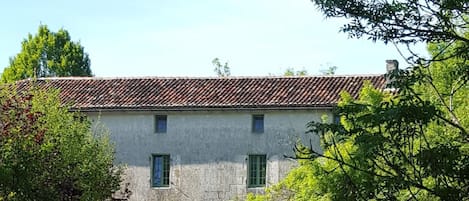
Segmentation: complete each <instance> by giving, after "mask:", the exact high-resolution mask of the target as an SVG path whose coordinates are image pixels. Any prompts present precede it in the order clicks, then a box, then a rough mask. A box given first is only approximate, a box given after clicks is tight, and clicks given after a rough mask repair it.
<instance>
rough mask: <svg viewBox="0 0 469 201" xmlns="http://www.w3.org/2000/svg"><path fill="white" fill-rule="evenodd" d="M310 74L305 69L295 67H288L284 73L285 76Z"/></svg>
mask: <svg viewBox="0 0 469 201" xmlns="http://www.w3.org/2000/svg"><path fill="white" fill-rule="evenodd" d="M306 75H308V71H306V70H305V69H303V70H295V69H294V68H287V70H285V72H284V73H283V76H306Z"/></svg>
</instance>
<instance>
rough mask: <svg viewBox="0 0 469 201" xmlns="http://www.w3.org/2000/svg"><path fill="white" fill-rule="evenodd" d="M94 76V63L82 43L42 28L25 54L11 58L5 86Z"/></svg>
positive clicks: (25, 44) (23, 49) (61, 32)
mask: <svg viewBox="0 0 469 201" xmlns="http://www.w3.org/2000/svg"><path fill="white" fill-rule="evenodd" d="M53 76H57V77H65V76H92V73H91V69H90V59H89V57H88V54H87V53H85V52H84V48H83V47H82V46H81V45H80V43H77V42H73V41H71V37H70V35H69V33H68V31H66V30H64V29H60V30H59V31H58V32H51V31H50V30H49V29H48V28H47V26H45V25H41V26H39V29H38V33H37V34H36V35H34V36H33V35H31V34H29V35H28V38H27V39H25V40H23V42H22V44H21V52H20V53H18V54H17V55H16V56H15V57H13V58H10V66H8V67H6V68H5V70H4V72H3V73H2V78H1V79H2V82H13V81H17V80H22V79H26V78H34V77H53Z"/></svg>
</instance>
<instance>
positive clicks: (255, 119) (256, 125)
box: [252, 114, 264, 133]
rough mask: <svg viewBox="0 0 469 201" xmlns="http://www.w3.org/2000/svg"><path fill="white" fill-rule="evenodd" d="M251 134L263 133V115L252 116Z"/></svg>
mask: <svg viewBox="0 0 469 201" xmlns="http://www.w3.org/2000/svg"><path fill="white" fill-rule="evenodd" d="M252 132H253V133H263V132H264V115H262V114H259V115H252Z"/></svg>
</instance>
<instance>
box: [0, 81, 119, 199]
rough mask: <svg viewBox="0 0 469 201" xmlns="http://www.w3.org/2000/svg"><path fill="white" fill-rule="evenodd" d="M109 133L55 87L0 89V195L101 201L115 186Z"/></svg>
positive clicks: (109, 194) (20, 197)
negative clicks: (72, 106)
mask: <svg viewBox="0 0 469 201" xmlns="http://www.w3.org/2000/svg"><path fill="white" fill-rule="evenodd" d="M113 152H114V150H113V147H112V146H111V144H110V142H109V139H108V136H107V134H106V132H105V131H103V130H102V129H98V127H96V128H95V129H93V128H92V125H91V123H90V121H89V120H88V119H86V118H85V117H84V116H82V115H81V114H79V113H76V112H69V108H67V107H62V106H60V102H59V98H58V92H57V91H41V90H37V89H32V90H25V89H23V90H22V92H17V90H16V89H15V87H12V86H6V85H3V86H1V89H0V200H2V199H6V200H106V199H109V198H110V197H111V195H112V193H113V192H114V191H116V190H118V188H119V182H120V175H121V172H122V170H121V168H120V167H118V166H115V165H113V160H114V155H113Z"/></svg>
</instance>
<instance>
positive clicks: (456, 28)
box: [264, 0, 469, 200]
mask: <svg viewBox="0 0 469 201" xmlns="http://www.w3.org/2000/svg"><path fill="white" fill-rule="evenodd" d="M313 2H314V3H315V4H316V5H317V6H318V8H319V9H320V10H321V11H322V12H324V14H325V15H326V16H327V17H345V18H346V19H348V20H349V21H348V23H347V24H346V25H344V26H343V28H342V31H344V32H346V33H348V34H349V36H351V37H366V38H368V39H371V40H373V41H383V42H384V43H394V44H403V45H405V46H407V49H408V50H409V52H410V55H409V56H408V57H406V58H405V59H406V60H407V62H408V64H409V68H407V69H405V70H395V71H393V72H392V73H390V74H388V75H387V77H388V78H391V80H394V81H393V82H391V84H390V85H389V87H390V88H389V89H390V90H388V91H383V90H381V89H375V88H373V86H370V85H369V84H368V85H366V86H365V87H364V88H363V90H362V92H361V93H360V97H359V98H358V99H357V100H355V99H353V98H352V97H351V96H350V95H348V94H347V93H343V94H342V100H341V102H340V103H339V105H338V107H337V108H336V115H338V116H340V117H341V118H340V120H341V121H340V124H331V123H324V122H311V123H310V124H309V128H310V131H311V132H312V133H314V134H318V135H320V137H321V144H322V147H323V149H324V152H322V153H320V152H315V151H314V150H312V149H310V148H308V147H305V146H303V145H298V146H297V147H296V150H297V156H296V158H299V159H300V163H301V165H300V168H298V169H296V170H294V171H292V172H291V173H290V175H289V176H288V177H287V179H286V180H284V181H282V182H281V183H280V184H279V185H277V186H275V187H273V188H271V189H269V191H270V193H268V194H267V195H266V196H265V197H264V198H266V199H267V200H269V199H270V200H275V199H276V198H278V197H279V196H280V195H281V196H285V195H287V196H288V197H287V199H285V200H469V166H468V164H469V134H468V129H469V115H468V114H467V108H468V105H469V100H468V99H467V97H468V96H469V86H468V81H469V73H468V72H469V61H468V59H469V32H468V31H469V30H468V28H469V23H468V22H469V20H468V16H469V2H467V1H463V0H447V1H433V0H422V1H414V0H409V1H370V0H352V1H341V0H313ZM415 42H424V43H429V46H428V49H429V52H430V57H425V56H422V55H419V54H417V53H415V52H414V51H413V50H412V49H411V45H412V44H413V43H415Z"/></svg>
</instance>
